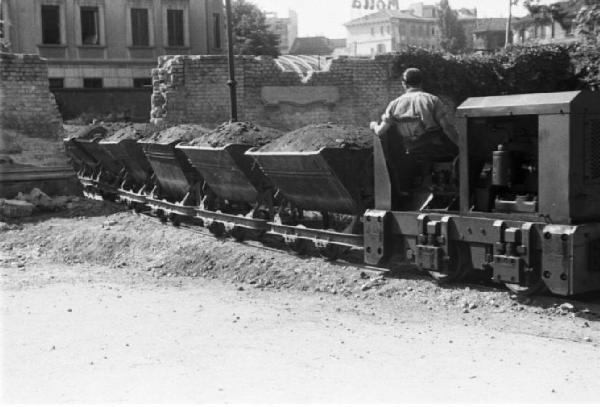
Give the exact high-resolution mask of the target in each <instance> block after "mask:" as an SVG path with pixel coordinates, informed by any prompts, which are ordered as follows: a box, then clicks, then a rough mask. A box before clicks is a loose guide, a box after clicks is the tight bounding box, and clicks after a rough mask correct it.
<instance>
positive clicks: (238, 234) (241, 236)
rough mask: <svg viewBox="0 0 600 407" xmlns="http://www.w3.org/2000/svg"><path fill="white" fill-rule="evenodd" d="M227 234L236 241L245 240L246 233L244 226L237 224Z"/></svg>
mask: <svg viewBox="0 0 600 407" xmlns="http://www.w3.org/2000/svg"><path fill="white" fill-rule="evenodd" d="M229 234H230V235H231V237H233V238H234V239H235V241H236V242H243V241H244V240H246V237H247V235H248V233H247V230H246V228H242V227H239V226H235V227H234V228H233V229H231V231H230V232H229Z"/></svg>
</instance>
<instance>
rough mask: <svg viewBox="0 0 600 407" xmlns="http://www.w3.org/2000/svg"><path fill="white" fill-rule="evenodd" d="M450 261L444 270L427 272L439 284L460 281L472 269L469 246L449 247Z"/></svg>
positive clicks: (456, 245)
mask: <svg viewBox="0 0 600 407" xmlns="http://www.w3.org/2000/svg"><path fill="white" fill-rule="evenodd" d="M449 257H450V260H449V262H448V263H447V264H446V266H445V267H444V270H442V271H440V270H427V272H428V273H429V275H430V276H431V277H433V279H434V280H435V281H437V282H438V283H440V284H449V283H453V282H456V281H460V280H462V279H463V278H465V277H466V276H467V274H469V272H470V271H471V270H472V269H473V264H472V261H471V253H470V251H469V246H467V245H464V244H460V243H456V244H454V245H452V246H450V256H449Z"/></svg>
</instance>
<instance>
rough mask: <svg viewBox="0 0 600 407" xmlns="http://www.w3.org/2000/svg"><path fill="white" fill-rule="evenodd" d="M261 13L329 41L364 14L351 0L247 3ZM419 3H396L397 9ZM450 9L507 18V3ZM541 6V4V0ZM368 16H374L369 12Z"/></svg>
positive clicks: (470, 3) (460, 1)
mask: <svg viewBox="0 0 600 407" xmlns="http://www.w3.org/2000/svg"><path fill="white" fill-rule="evenodd" d="M248 1H249V2H251V3H254V4H256V5H257V6H258V7H260V8H261V9H262V10H263V11H268V12H276V13H277V15H278V17H287V16H288V10H289V9H292V10H295V11H296V12H297V13H298V35H299V36H301V37H310V36H317V35H323V36H326V37H329V38H346V28H345V27H344V26H343V25H342V24H344V23H345V22H348V21H350V20H352V19H353V18H358V17H361V16H363V15H365V14H366V13H365V12H364V11H362V10H356V9H352V0H248ZM417 2H418V0H399V4H400V8H401V9H407V8H408V6H409V4H412V3H417ZM422 2H423V3H424V4H435V3H438V2H439V0H422ZM449 3H450V7H452V8H455V9H456V8H462V7H467V8H474V7H477V15H478V17H507V16H508V3H509V0H449ZM542 3H544V1H542ZM368 13H373V11H369V12H368ZM525 14H527V12H526V11H525V9H524V8H523V7H521V6H513V15H516V16H523V15H525Z"/></svg>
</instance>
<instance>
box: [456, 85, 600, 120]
mask: <svg viewBox="0 0 600 407" xmlns="http://www.w3.org/2000/svg"><path fill="white" fill-rule="evenodd" d="M587 109H589V110H593V111H594V112H600V95H599V94H598V93H597V92H590V91H571V92H553V93H528V94H520V95H503V96H484V97H472V98H469V99H467V100H466V101H465V102H463V104H461V105H460V106H459V107H458V109H457V115H458V116H459V117H490V116H510V115H528V114H537V115H540V114H565V113H581V112H583V111H584V110H587Z"/></svg>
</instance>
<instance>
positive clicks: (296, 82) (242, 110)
mask: <svg viewBox="0 0 600 407" xmlns="http://www.w3.org/2000/svg"><path fill="white" fill-rule="evenodd" d="M390 68H391V60H390V59H389V57H386V56H382V57H377V58H375V59H359V58H346V57H340V58H337V59H335V60H333V61H332V63H331V66H330V68H329V70H327V71H323V72H314V73H313V74H312V75H311V76H310V77H304V78H303V77H302V76H301V75H299V74H297V73H295V72H284V71H282V70H281V69H280V68H279V67H278V65H277V63H276V61H275V60H274V59H272V58H270V57H249V56H243V57H237V58H236V81H237V98H238V119H239V120H250V121H254V122H256V123H259V124H261V125H265V126H271V127H275V128H279V129H281V130H292V129H296V128H299V127H302V126H305V125H307V124H311V123H322V122H338V123H351V124H356V125H362V126H368V123H369V121H371V120H377V119H378V118H379V117H380V116H381V114H382V113H383V110H384V109H385V107H386V105H387V103H388V102H389V101H390V100H392V99H393V98H395V97H397V96H398V95H399V94H400V93H401V91H402V88H401V84H400V81H399V80H397V79H394V80H392V79H391V71H390ZM152 74H153V95H152V112H151V118H152V120H153V121H161V120H163V121H167V122H171V123H183V122H195V123H203V124H205V125H209V126H215V125H217V124H219V123H221V122H223V121H226V120H228V119H229V88H228V87H227V85H226V84H227V80H228V65H227V58H226V57H224V56H165V57H161V58H160V59H159V65H158V67H157V68H156V69H154V70H153V72H152Z"/></svg>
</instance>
